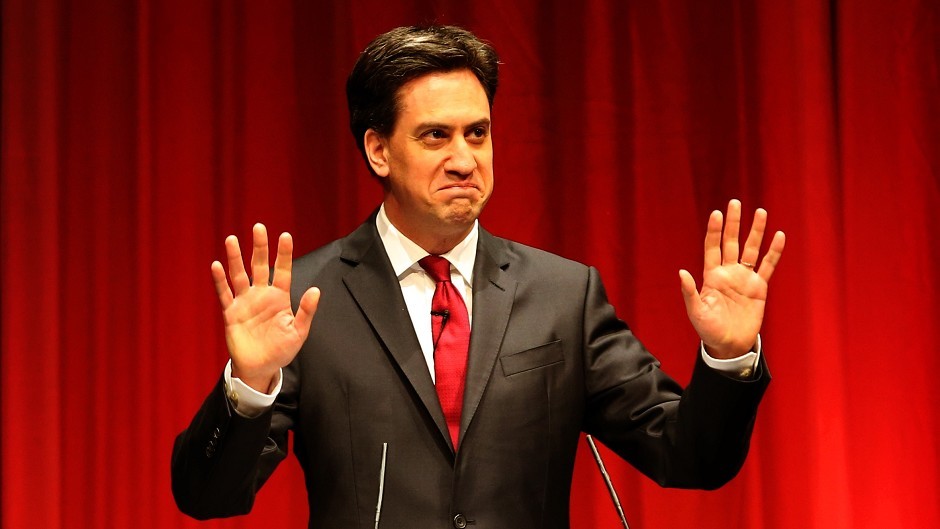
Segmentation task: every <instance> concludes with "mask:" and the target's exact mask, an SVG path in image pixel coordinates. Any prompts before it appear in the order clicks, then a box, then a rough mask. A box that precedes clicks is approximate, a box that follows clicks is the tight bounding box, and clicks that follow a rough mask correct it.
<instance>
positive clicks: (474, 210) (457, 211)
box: [445, 203, 483, 225]
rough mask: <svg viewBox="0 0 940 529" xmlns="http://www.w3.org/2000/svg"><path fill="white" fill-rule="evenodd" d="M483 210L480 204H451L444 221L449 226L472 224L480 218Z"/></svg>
mask: <svg viewBox="0 0 940 529" xmlns="http://www.w3.org/2000/svg"><path fill="white" fill-rule="evenodd" d="M482 210H483V205H482V204H478V203H477V204H452V205H451V206H450V207H449V208H448V211H447V213H446V215H445V219H446V220H447V222H448V223H450V224H456V225H467V224H472V223H473V221H475V220H477V217H479V216H480V212H481V211H482Z"/></svg>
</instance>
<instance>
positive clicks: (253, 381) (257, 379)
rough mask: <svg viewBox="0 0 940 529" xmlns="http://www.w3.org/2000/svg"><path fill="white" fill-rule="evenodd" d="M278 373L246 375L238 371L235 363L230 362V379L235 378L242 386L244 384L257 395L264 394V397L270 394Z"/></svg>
mask: <svg viewBox="0 0 940 529" xmlns="http://www.w3.org/2000/svg"><path fill="white" fill-rule="evenodd" d="M279 371H280V370H276V371H274V372H272V373H266V372H261V373H247V372H243V371H241V370H239V369H238V367H237V366H236V365H235V363H234V362H232V378H237V379H238V380H240V381H241V382H242V384H245V385H246V386H248V387H250V388H251V389H253V390H255V391H257V392H258V393H264V394H266V395H270V394H271V390H272V389H273V388H274V386H275V384H276V382H277V374H278V372H279Z"/></svg>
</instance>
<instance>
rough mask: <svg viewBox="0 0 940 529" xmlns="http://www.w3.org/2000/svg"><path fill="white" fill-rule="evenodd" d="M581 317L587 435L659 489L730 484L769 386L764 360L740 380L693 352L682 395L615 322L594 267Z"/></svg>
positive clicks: (627, 333)
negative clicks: (693, 361) (750, 375)
mask: <svg viewBox="0 0 940 529" xmlns="http://www.w3.org/2000/svg"><path fill="white" fill-rule="evenodd" d="M583 318H584V321H583V328H584V344H583V348H584V361H585V366H584V369H585V380H586V388H585V389H586V392H587V401H586V412H585V413H586V415H585V417H586V419H585V427H584V429H585V431H586V432H587V433H590V434H592V435H594V436H595V437H597V438H598V439H600V440H601V441H602V442H603V443H604V444H605V445H607V446H608V447H610V448H611V449H612V450H614V451H615V452H616V453H617V454H618V455H620V456H621V457H623V458H624V459H625V460H627V461H628V462H629V463H631V464H632V465H633V466H635V467H636V468H637V469H639V470H640V471H641V472H643V473H644V474H646V475H647V476H649V477H650V478H652V479H653V480H655V481H656V482H657V483H659V484H660V485H662V486H666V487H681V488H701V489H714V488H718V487H720V486H722V485H723V484H725V483H726V482H728V481H729V480H730V479H731V478H733V477H734V476H735V475H736V474H737V472H738V471H739V470H740V468H741V465H743V463H744V459H745V457H746V456H747V451H748V446H749V442H750V436H751V431H752V430H753V427H754V421H755V418H756V414H757V406H758V403H759V402H760V399H761V397H762V395H763V393H764V391H765V389H766V387H767V384H768V383H769V381H770V375H769V373H768V372H767V368H766V365H765V364H764V360H763V358H764V357H765V355H761V361H760V363H759V364H758V368H757V370H756V372H755V376H754V377H753V378H752V379H751V380H747V381H742V380H738V379H734V378H731V377H729V376H727V375H725V374H722V373H720V372H718V371H716V370H713V369H712V368H710V367H708V366H707V365H706V364H705V362H704V361H703V360H702V358H701V355H700V354H696V355H695V358H696V365H695V369H694V372H693V375H692V379H691V382H690V383H689V385H688V386H687V387H686V388H685V389H683V388H682V387H681V386H680V385H679V384H678V383H676V382H675V381H674V380H673V379H672V378H670V377H669V376H668V375H666V374H665V373H664V372H663V371H662V370H661V369H660V364H659V361H657V360H656V358H654V357H653V356H652V355H651V354H650V353H649V352H647V351H646V349H645V348H644V347H643V346H642V344H640V342H639V341H638V340H637V339H636V337H635V336H634V335H633V333H632V332H631V331H630V329H629V327H628V326H627V325H626V324H625V323H624V322H623V321H621V320H620V319H618V318H617V317H616V314H615V312H614V309H613V307H612V306H611V305H610V304H609V303H608V301H607V296H606V294H605V292H604V287H603V285H602V284H601V281H600V278H599V276H598V274H597V271H596V270H595V269H593V268H591V269H590V272H589V278H588V285H587V292H586V296H585V305H584V314H583ZM690 350H691V348H690Z"/></svg>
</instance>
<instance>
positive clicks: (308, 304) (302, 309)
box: [294, 287, 320, 340]
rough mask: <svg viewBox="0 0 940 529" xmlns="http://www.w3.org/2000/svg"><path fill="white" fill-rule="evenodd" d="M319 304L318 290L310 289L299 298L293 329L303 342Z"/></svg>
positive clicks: (315, 288)
mask: <svg viewBox="0 0 940 529" xmlns="http://www.w3.org/2000/svg"><path fill="white" fill-rule="evenodd" d="M319 304H320V289H319V288H317V287H310V288H308V289H307V291H306V292H304V295H303V297H302V298H300V306H299V307H297V314H295V315H294V329H295V330H296V331H297V334H298V335H299V336H301V337H302V338H303V339H304V340H306V339H307V334H308V333H309V332H310V323H311V322H312V321H313V315H314V314H316V312H317V306H318V305H319Z"/></svg>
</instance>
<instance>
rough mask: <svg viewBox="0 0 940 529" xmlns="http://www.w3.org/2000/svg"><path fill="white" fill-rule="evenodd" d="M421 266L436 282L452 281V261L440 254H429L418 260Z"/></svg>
mask: <svg viewBox="0 0 940 529" xmlns="http://www.w3.org/2000/svg"><path fill="white" fill-rule="evenodd" d="M418 264H419V265H421V268H424V271H425V272H427V273H428V275H429V276H431V279H433V280H434V282H435V283H442V282H444V281H450V261H448V260H447V259H444V258H443V257H441V256H440V255H429V256H427V257H425V258H424V259H421V260H420V261H418Z"/></svg>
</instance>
